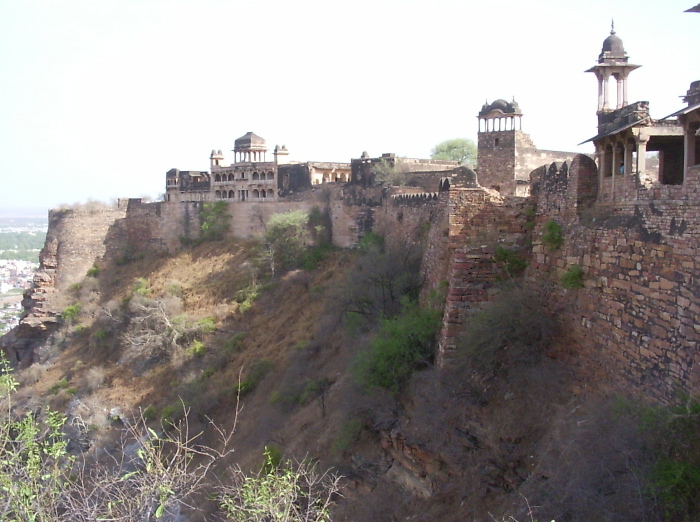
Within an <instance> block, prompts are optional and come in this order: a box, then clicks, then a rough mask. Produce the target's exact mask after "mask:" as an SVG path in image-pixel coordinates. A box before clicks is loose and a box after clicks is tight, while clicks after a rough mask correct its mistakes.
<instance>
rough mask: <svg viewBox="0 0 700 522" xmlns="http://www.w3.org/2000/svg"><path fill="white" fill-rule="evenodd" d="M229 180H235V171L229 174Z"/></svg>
mask: <svg viewBox="0 0 700 522" xmlns="http://www.w3.org/2000/svg"><path fill="white" fill-rule="evenodd" d="M228 180H229V181H233V180H234V177H233V172H232V173H231V174H229V175H228Z"/></svg>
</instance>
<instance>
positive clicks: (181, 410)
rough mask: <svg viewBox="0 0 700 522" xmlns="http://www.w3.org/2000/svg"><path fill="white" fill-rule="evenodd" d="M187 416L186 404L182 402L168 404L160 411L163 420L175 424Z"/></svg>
mask: <svg viewBox="0 0 700 522" xmlns="http://www.w3.org/2000/svg"><path fill="white" fill-rule="evenodd" d="M184 417H185V405H184V404H183V403H182V402H181V401H178V402H174V403H172V404H168V405H167V406H166V407H165V408H163V409H162V410H161V412H160V418H161V420H162V421H163V422H166V423H169V424H175V423H176V422H178V421H180V420H182V419H183V418H184Z"/></svg>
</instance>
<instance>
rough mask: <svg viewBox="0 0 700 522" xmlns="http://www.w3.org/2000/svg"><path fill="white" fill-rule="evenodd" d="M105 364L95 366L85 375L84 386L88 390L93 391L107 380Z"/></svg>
mask: <svg viewBox="0 0 700 522" xmlns="http://www.w3.org/2000/svg"><path fill="white" fill-rule="evenodd" d="M105 373H106V372H105V369H104V366H93V367H92V368H90V369H89V370H88V371H87V372H85V375H84V376H83V383H82V385H83V387H84V388H85V389H86V390H87V391H88V392H93V391H95V390H96V389H98V388H99V387H101V386H102V385H103V384H104V381H105Z"/></svg>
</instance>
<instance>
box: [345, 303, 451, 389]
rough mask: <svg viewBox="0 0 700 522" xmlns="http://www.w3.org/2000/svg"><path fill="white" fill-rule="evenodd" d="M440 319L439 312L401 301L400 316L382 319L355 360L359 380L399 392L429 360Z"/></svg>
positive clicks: (370, 385) (368, 384)
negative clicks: (363, 350)
mask: <svg viewBox="0 0 700 522" xmlns="http://www.w3.org/2000/svg"><path fill="white" fill-rule="evenodd" d="M441 317H442V313H441V312H440V311H439V310H434V309H421V308H420V307H419V306H418V305H417V304H415V303H410V302H407V301H404V311H403V313H401V314H399V315H397V316H395V317H393V318H385V319H383V320H382V321H381V327H380V331H379V334H378V335H377V337H375V338H374V339H373V340H372V343H371V348H370V349H369V350H368V351H366V352H364V353H363V354H361V355H360V356H359V357H358V359H357V360H356V362H355V375H356V377H357V379H358V381H359V382H360V383H361V384H363V385H365V386H367V387H369V388H373V387H378V388H384V389H386V390H389V391H390V392H392V393H398V392H399V390H400V388H401V387H402V386H403V385H404V384H405V383H406V381H408V379H409V377H410V376H411V375H412V374H413V372H414V371H416V370H417V369H419V368H420V367H422V366H427V365H428V364H429V363H430V362H431V361H432V358H433V342H434V340H435V334H436V333H437V331H438V328H439V327H440V319H441Z"/></svg>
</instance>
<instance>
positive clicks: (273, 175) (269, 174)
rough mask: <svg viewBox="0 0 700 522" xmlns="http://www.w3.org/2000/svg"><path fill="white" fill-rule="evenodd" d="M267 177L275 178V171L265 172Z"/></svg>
mask: <svg viewBox="0 0 700 522" xmlns="http://www.w3.org/2000/svg"><path fill="white" fill-rule="evenodd" d="M267 179H275V173H274V172H272V171H269V172H268V173H267Z"/></svg>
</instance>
